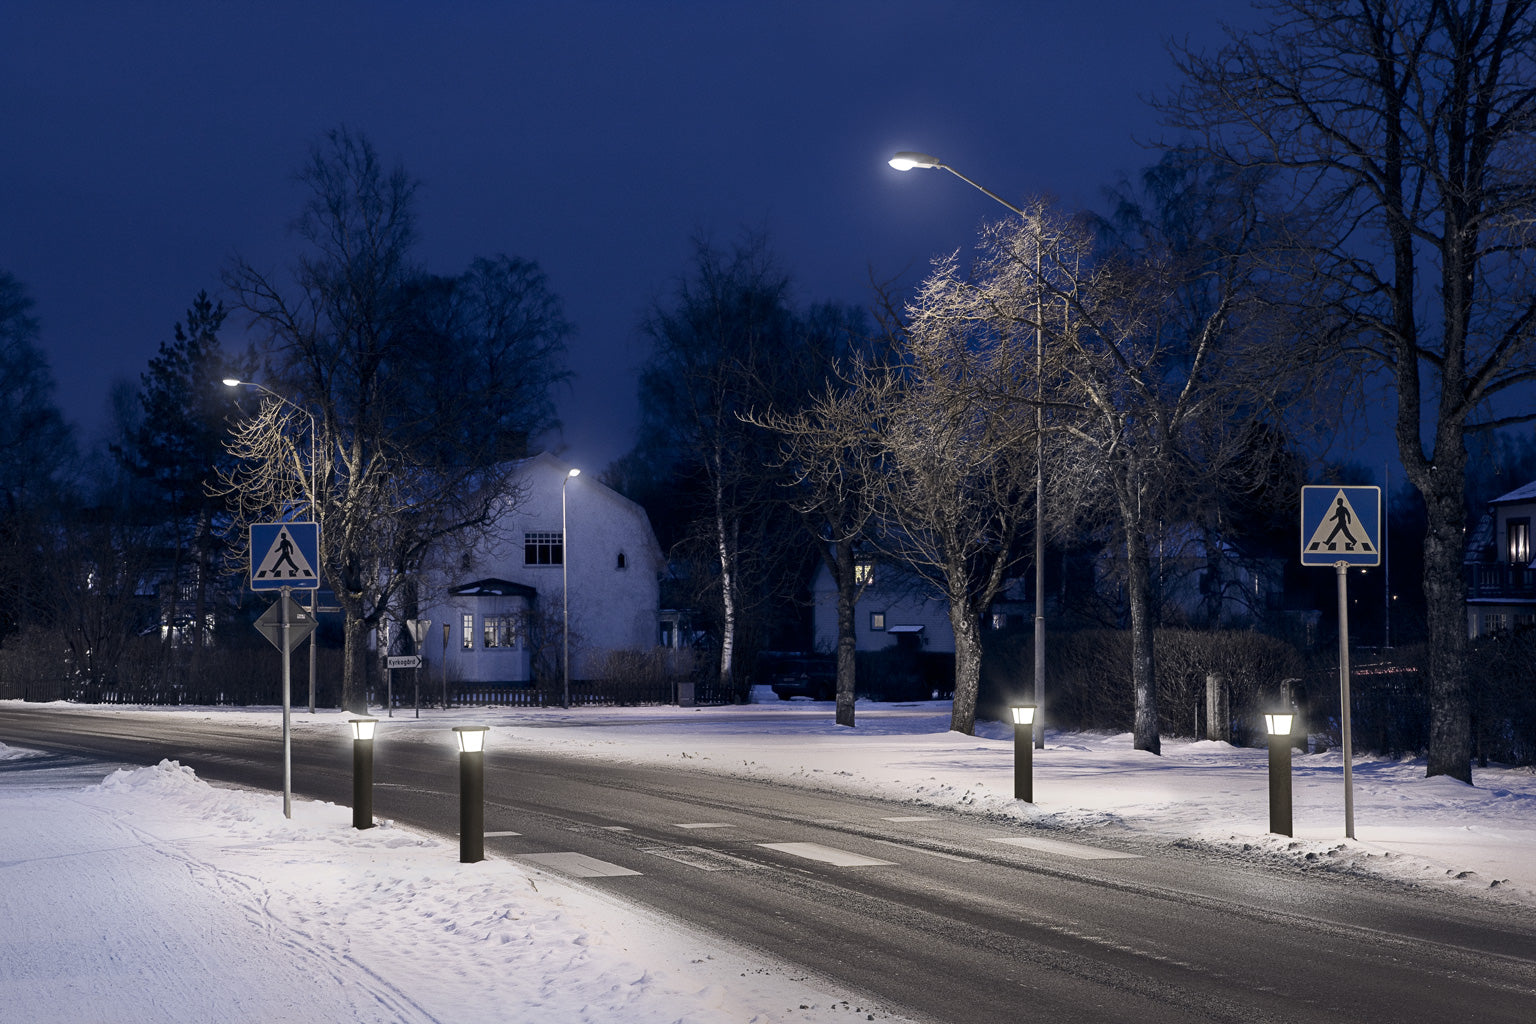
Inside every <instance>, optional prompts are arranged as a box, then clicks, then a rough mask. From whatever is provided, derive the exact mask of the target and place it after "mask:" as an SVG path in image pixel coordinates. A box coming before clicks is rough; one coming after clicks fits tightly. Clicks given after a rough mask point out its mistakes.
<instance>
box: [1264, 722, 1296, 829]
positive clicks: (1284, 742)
mask: <svg viewBox="0 0 1536 1024" xmlns="http://www.w3.org/2000/svg"><path fill="white" fill-rule="evenodd" d="M1293 718H1295V716H1294V715H1292V714H1291V713H1290V712H1289V711H1271V712H1266V713H1265V715H1264V728H1265V729H1266V730H1267V731H1268V733H1269V830H1270V831H1271V832H1273V833H1275V834H1276V835H1282V836H1288V835H1291V834H1292V831H1291V721H1292V719H1293Z"/></svg>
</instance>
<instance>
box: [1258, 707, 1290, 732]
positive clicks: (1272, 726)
mask: <svg viewBox="0 0 1536 1024" xmlns="http://www.w3.org/2000/svg"><path fill="white" fill-rule="evenodd" d="M1294 717H1295V716H1294V715H1293V714H1291V713H1290V712H1289V711H1283V712H1281V711H1271V712H1266V713H1265V715H1264V728H1265V729H1267V730H1269V734H1270V735H1271V736H1289V735H1290V734H1291V719H1292V718H1294Z"/></svg>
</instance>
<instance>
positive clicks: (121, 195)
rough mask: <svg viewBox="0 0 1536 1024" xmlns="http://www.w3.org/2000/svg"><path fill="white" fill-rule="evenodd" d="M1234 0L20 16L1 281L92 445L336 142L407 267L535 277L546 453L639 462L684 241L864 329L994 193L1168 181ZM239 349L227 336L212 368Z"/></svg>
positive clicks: (1093, 192)
mask: <svg viewBox="0 0 1536 1024" xmlns="http://www.w3.org/2000/svg"><path fill="white" fill-rule="evenodd" d="M1234 17H1236V18H1240V19H1244V20H1245V21H1251V20H1252V17H1253V16H1252V15H1251V14H1250V13H1249V12H1248V11H1247V9H1246V7H1245V6H1243V5H1240V4H1238V3H1236V2H1234V0H1134V2H1133V0H1084V2H1080V3H1075V4H1074V3H1061V2H1059V0H1053V2H1036V0H1013V2H996V3H981V2H969V3H968V2H963V0H962V2H944V3H937V2H934V0H923V2H914V0H878V2H877V0H867V2H837V0H817V2H807V3H797V2H785V3H753V4H747V3H730V2H726V0H712V2H702V0H701V2H678V3H662V2H653V3H642V2H630V3H620V2H598V0H564V2H560V3H531V2H528V3H515V2H505V3H495V2H489V0H485V2H451V0H444V2H437V3H425V2H420V3H386V2H366V3H365V2H360V0H359V2H347V3H328V2H321V0H312V2H301V3H292V2H283V0H263V2H261V3H249V4H235V3H212V2H208V0H200V2H179V3H169V2H153V0H145V2H136V3H120V2H101V3H80V2H72V0H11V2H10V3H8V4H7V5H6V7H5V11H4V13H3V14H0V96H3V97H4V100H3V101H0V267H3V268H5V269H7V270H9V271H11V272H12V273H13V274H15V275H16V276H17V277H19V278H20V279H21V280H22V281H24V282H26V284H27V285H28V286H29V287H30V289H31V291H32V293H33V295H34V297H35V298H36V299H37V303H38V307H37V310H36V312H37V314H38V316H39V318H40V319H41V321H42V340H43V344H44V347H45V350H46V351H47V353H48V355H49V358H50V360H51V362H52V366H53V370H54V374H55V376H56V377H57V379H58V385H59V398H60V403H61V405H62V406H63V407H64V410H65V413H66V415H67V416H68V417H69V418H70V419H71V420H73V421H75V422H76V423H77V424H78V425H79V426H80V427H81V428H82V432H83V434H84V436H85V437H86V438H87V439H89V438H90V437H92V436H93V435H94V434H95V432H97V431H98V430H100V429H101V428H102V427H103V426H104V424H105V421H106V412H105V410H106V405H107V395H108V392H109V389H110V386H111V384H112V382H113V381H114V380H127V381H129V382H131V383H132V384H134V385H135V386H137V383H138V375H139V373H140V372H141V371H142V370H143V369H144V368H145V365H146V363H147V362H148V360H149V359H150V357H151V356H153V354H154V352H155V350H156V347H157V345H158V344H159V343H160V342H161V341H162V340H166V339H168V338H169V337H170V334H171V329H172V325H173V324H174V323H175V321H177V320H178V319H180V318H181V317H182V314H183V312H184V311H185V310H186V308H187V306H188V305H189V304H190V302H191V299H192V297H193V296H194V295H195V294H196V292H197V290H198V289H199V288H207V289H209V290H210V291H211V292H216V291H217V289H218V283H219V274H220V271H221V269H222V268H223V267H225V266H226V265H227V264H228V262H229V261H230V259H231V257H232V256H233V255H234V254H235V253H239V254H241V255H243V256H245V257H246V258H248V259H250V260H251V261H252V262H254V263H256V264H257V265H259V266H263V267H276V266H278V265H280V264H282V263H284V262H286V261H287V260H288V259H289V258H291V255H292V254H293V253H294V252H295V251H296V241H295V239H294V238H293V237H292V236H291V235H290V234H289V233H288V230H287V229H288V225H289V223H290V222H291V220H292V219H293V217H294V216H295V214H296V213H297V211H298V208H299V205H300V203H301V201H302V198H303V197H302V193H301V192H300V191H299V189H298V188H297V186H296V185H295V184H294V182H293V172H294V170H295V169H296V168H297V167H298V165H299V163H300V161H301V160H302V159H303V157H304V154H305V152H306V150H307V148H308V147H309V145H310V144H311V143H312V142H313V141H314V140H316V139H317V138H318V137H319V136H320V134H321V133H322V132H324V131H325V130H326V129H328V128H331V127H335V126H338V125H342V124H345V125H346V126H348V127H350V128H352V129H354V130H357V131H359V132H362V133H363V134H366V135H367V136H368V137H369V138H370V139H371V140H372V141H373V143H374V145H375V146H376V147H377V148H378V150H379V151H380V153H381V154H382V155H383V156H384V158H385V159H386V160H387V161H389V162H390V163H394V162H397V161H398V162H400V163H402V164H403V165H404V166H405V168H406V169H407V170H408V171H409V172H410V173H412V174H413V175H414V176H416V177H418V178H420V179H421V180H422V182H423V189H422V192H421V193H420V196H421V201H420V206H419V214H420V229H421V239H422V245H421V249H420V255H421V257H422V258H423V259H424V261H425V263H426V264H427V267H428V269H430V270H433V271H435V272H439V273H456V272H458V271H459V270H461V269H463V268H464V266H465V265H467V264H468V262H469V260H470V259H471V258H473V257H474V256H476V255H493V254H495V253H497V252H507V253H509V254H513V255H520V256H525V257H530V258H533V259H536V260H538V261H539V262H540V263H541V264H542V266H543V267H544V269H545V270H546V272H547V273H548V274H549V277H550V281H551V284H552V286H553V287H554V289H555V290H556V291H557V292H558V293H559V294H560V295H561V296H562V298H563V299H564V301H565V303H566V309H567V313H568V315H569V317H570V319H571V320H572V321H573V322H574V323H575V324H576V326H577V329H578V334H577V336H576V337H575V338H574V339H573V341H572V344H571V353H570V354H571V365H572V367H573V369H574V370H575V371H576V373H577V378H576V381H575V384H574V387H573V388H572V389H571V391H570V392H569V393H568V394H567V395H565V396H564V398H563V399H562V401H561V413H562V417H563V419H564V420H565V424H566V429H565V436H564V443H565V446H566V455H567V456H568V457H569V458H570V459H572V460H573V461H575V462H576V463H577V464H578V465H585V466H588V467H590V468H592V469H601V468H602V467H603V466H604V465H606V464H607V463H608V462H609V461H611V460H612V459H613V458H615V457H617V456H618V455H620V454H622V453H623V451H625V450H626V449H627V448H628V447H629V445H630V443H631V436H630V435H631V430H632V428H633V424H634V421H635V417H636V410H635V398H634V390H635V383H634V381H635V375H634V370H635V367H636V366H637V365H638V363H639V361H640V360H641V359H642V357H643V355H644V348H643V345H642V343H641V342H640V341H639V339H638V338H637V334H636V330H635V325H636V322H637V320H638V318H639V316H640V315H641V313H642V312H643V310H644V309H645V308H646V306H647V305H648V303H650V302H651V301H652V300H653V299H654V298H655V297H656V296H658V295H665V294H666V293H667V291H668V290H669V288H670V287H671V285H672V283H673V282H674V281H675V280H676V278H677V277H678V275H680V274H682V273H684V272H685V271H686V269H687V262H688V258H689V253H690V249H691V243H690V239H691V238H692V237H694V236H695V235H698V234H700V233H703V234H705V235H707V236H709V237H712V238H713V239H714V240H715V241H716V242H718V243H719V244H721V245H729V244H730V243H731V242H732V241H733V240H734V239H736V238H738V237H739V236H740V234H741V232H742V230H743V229H744V228H745V229H751V230H759V231H763V232H766V233H767V235H768V236H769V238H770V240H771V242H772V245H773V248H774V250H775V252H776V253H777V255H778V257H779V259H780V261H781V263H782V264H783V266H784V268H785V269H786V270H787V271H788V272H789V273H790V275H791V276H792V278H793V279H794V281H795V282H796V286H797V299H798V300H799V301H801V302H809V301H814V300H835V301H840V302H853V303H860V304H863V303H867V301H868V300H869V297H870V293H869V287H868V281H869V279H870V276H871V274H872V273H873V274H874V275H875V276H877V277H879V278H889V277H892V276H895V275H899V274H903V273H906V274H908V275H915V274H917V273H919V272H920V271H921V270H922V268H923V267H924V266H925V264H926V262H927V261H928V260H929V259H930V258H931V257H932V256H934V255H935V254H937V253H939V252H943V251H947V250H950V249H954V248H956V247H963V246H967V245H969V243H970V242H971V240H972V239H973V238H974V236H975V229H976V227H977V226H978V225H979V224H980V223H981V221H983V220H984V219H994V218H996V217H997V216H999V215H1002V214H1003V213H1004V211H1003V210H1002V209H1001V208H1000V207H997V206H996V205H995V204H993V203H992V202H991V200H989V199H987V198H986V197H985V196H982V195H981V194H979V193H977V192H974V191H972V190H971V189H969V188H968V187H967V186H965V185H964V184H963V183H962V182H960V181H959V180H957V179H955V178H953V177H950V176H949V175H945V174H940V173H934V172H922V171H914V172H910V173H907V174H902V173H900V172H897V171H894V170H891V169H890V168H889V167H887V166H886V164H885V161H886V159H887V158H888V157H889V156H890V154H891V153H892V152H894V151H896V150H900V149H917V150H923V151H927V152H930V153H933V154H935V155H937V156H939V157H941V158H943V159H944V160H945V161H946V162H948V163H949V164H951V165H952V166H954V167H956V168H957V169H959V170H960V171H962V172H963V173H965V174H967V175H968V176H970V177H972V178H973V179H975V180H977V181H979V182H981V183H982V184H984V185H986V186H987V187H989V188H991V189H993V190H994V191H996V192H998V193H1000V194H1002V195H1003V196H1004V197H1007V198H1010V199H1015V200H1016V199H1021V198H1023V197H1025V196H1026V195H1029V194H1033V193H1047V194H1052V195H1055V196H1057V197H1059V198H1060V199H1062V200H1064V201H1066V202H1068V203H1072V204H1087V203H1093V202H1095V201H1096V200H1097V198H1098V195H1099V190H1100V189H1101V188H1102V187H1103V186H1105V185H1107V184H1109V183H1111V182H1112V181H1113V180H1114V179H1115V178H1116V177H1117V176H1118V175H1121V174H1127V173H1133V172H1135V171H1136V170H1138V169H1139V168H1141V167H1142V166H1144V165H1146V164H1148V163H1151V162H1152V161H1153V160H1155V158H1156V153H1155V151H1153V150H1151V149H1148V148H1145V146H1144V145H1143V143H1146V142H1149V141H1152V140H1155V139H1156V138H1157V137H1158V136H1159V131H1158V126H1157V122H1156V118H1155V116H1154V115H1153V113H1152V112H1151V111H1150V109H1149V108H1148V107H1147V106H1146V105H1145V104H1144V103H1143V102H1142V97H1143V96H1145V95H1147V94H1149V93H1152V92H1155V91H1158V90H1160V89H1163V88H1165V87H1167V86H1168V85H1169V84H1171V82H1172V75H1173V72H1172V65H1171V62H1170V60H1169V58H1168V56H1167V53H1166V50H1165V47H1164V44H1165V41H1166V40H1168V39H1169V38H1176V39H1184V38H1186V37H1187V38H1189V39H1190V40H1191V41H1192V42H1195V43H1196V44H1200V45H1212V44H1215V43H1217V42H1219V40H1220V33H1219V30H1218V25H1217V22H1218V19H1219V18H1228V19H1230V18H1234ZM243 328H244V323H243V321H240V320H238V319H237V320H232V321H231V322H230V323H229V324H228V325H227V327H226V332H225V336H226V338H227V339H228V340H230V341H234V342H238V341H239V340H240V339H241V337H242V335H243Z"/></svg>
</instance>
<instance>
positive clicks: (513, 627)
mask: <svg viewBox="0 0 1536 1024" xmlns="http://www.w3.org/2000/svg"><path fill="white" fill-rule="evenodd" d="M518 640H519V637H518V629H517V619H516V617H515V616H512V615H487V616H486V617H485V646H487V647H517V646H519V643H518Z"/></svg>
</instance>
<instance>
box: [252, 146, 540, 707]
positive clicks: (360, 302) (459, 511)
mask: <svg viewBox="0 0 1536 1024" xmlns="http://www.w3.org/2000/svg"><path fill="white" fill-rule="evenodd" d="M299 177H300V180H301V181H302V182H303V183H304V184H305V185H306V186H308V188H309V190H310V198H309V201H308V203H307V204H306V206H305V208H304V211H303V215H302V217H301V218H300V220H299V224H298V230H299V233H300V235H301V237H302V238H303V239H304V240H305V242H307V243H308V246H309V248H308V251H306V252H305V253H304V254H303V255H302V256H301V257H300V258H299V260H298V262H297V264H296V266H295V267H294V271H293V275H292V277H293V280H292V282H291V284H288V283H285V282H283V281H281V280H279V279H278V278H276V277H274V276H272V275H268V274H266V273H263V272H261V271H259V270H257V269H256V268H255V267H253V266H251V265H250V264H248V263H244V262H242V263H239V264H238V265H237V266H236V267H235V268H234V269H233V270H232V271H231V272H230V274H229V276H228V282H229V284H230V286H231V288H232V290H233V291H234V293H235V295H236V298H237V302H238V304H239V308H242V309H244V310H246V311H247V312H249V313H250V314H251V315H252V316H253V318H254V321H255V323H257V324H258V325H261V326H262V327H264V328H265V329H266V331H267V332H268V336H269V340H270V354H271V356H272V358H273V359H274V360H275V361H276V363H277V366H278V368H279V374H280V379H281V382H282V384H283V385H285V386H286V388H287V389H289V391H290V394H289V396H288V397H289V399H290V400H291V402H293V403H295V404H297V405H299V406H301V407H303V408H305V409H306V410H308V411H311V412H312V415H313V416H314V417H315V425H316V431H317V433H318V435H319V437H318V442H317V448H318V451H319V453H320V455H319V460H318V465H313V466H311V465H308V464H307V455H306V454H304V453H305V452H306V450H307V449H306V448H305V447H303V446H302V440H301V439H302V436H303V435H302V433H301V431H303V430H304V428H305V427H307V426H308V423H307V421H306V419H305V418H303V417H299V418H295V414H294V412H293V410H292V409H291V408H289V407H288V406H284V405H282V404H280V403H271V402H269V403H267V404H266V405H265V406H264V407H263V409H262V410H261V412H260V413H258V414H257V415H256V416H255V417H254V418H253V419H252V420H250V421H248V422H247V423H246V424H245V425H243V426H242V427H241V428H240V429H239V430H238V432H237V433H236V435H235V437H234V439H233V441H232V443H231V450H232V451H234V452H235V453H236V454H237V455H239V456H240V457H241V458H242V460H244V461H243V466H242V469H241V470H240V471H239V472H237V473H235V474H232V475H228V476H226V477H225V479H224V486H225V487H226V488H227V489H228V490H229V491H230V492H231V493H232V494H233V495H234V496H235V497H237V498H238V501H239V507H240V518H239V519H238V520H237V522H236V523H235V524H234V525H235V528H236V531H237V532H236V533H235V534H234V536H235V537H236V538H238V537H239V533H238V528H239V526H240V525H242V524H243V523H244V522H247V521H249V520H250V519H251V518H253V517H258V516H263V515H266V516H270V515H271V514H272V513H273V512H274V511H278V512H285V511H292V510H294V509H295V508H296V507H297V506H298V505H307V506H309V507H310V508H312V509H313V511H314V515H315V518H316V519H317V520H318V521H319V523H320V527H321V562H322V563H323V566H324V570H325V573H326V576H327V578H328V579H329V581H330V583H331V586H332V587H333V588H334V590H335V592H336V597H337V601H338V603H339V604H340V605H341V607H342V610H343V612H344V613H345V616H346V649H345V659H344V660H345V667H344V670H343V671H344V677H343V681H342V701H343V703H344V704H345V705H346V706H347V707H348V708H350V709H352V710H354V711H361V710H363V707H364V704H365V685H366V683H365V680H366V675H365V672H366V662H365V654H366V648H367V631H368V629H369V628H370V627H372V626H374V625H375V624H376V623H377V622H378V621H380V619H381V617H382V616H384V615H385V614H386V611H387V609H388V606H389V602H390V599H391V597H392V596H394V595H395V594H396V593H397V592H398V591H399V590H400V589H401V588H402V587H406V586H408V585H410V583H411V581H412V580H413V579H414V577H415V575H416V574H417V572H418V570H419V569H420V567H421V564H422V561H423V559H424V558H425V557H426V556H427V555H428V553H429V552H430V551H431V550H432V549H434V548H441V547H443V546H445V545H446V546H451V545H452V544H454V543H456V542H459V541H461V540H462V539H463V538H464V537H466V535H467V533H468V531H470V530H471V529H472V528H477V527H480V526H484V525H486V524H487V523H489V522H490V521H492V519H493V518H494V517H495V516H496V515H498V514H501V513H502V512H503V511H505V509H506V508H507V507H509V505H515V504H516V502H517V500H518V492H517V491H516V490H515V489H514V488H513V487H512V485H511V477H512V472H513V470H514V466H513V464H512V462H511V461H510V460H511V459H513V458H515V457H517V456H521V455H523V454H526V451H527V444H528V441H529V440H530V439H531V438H534V437H537V436H538V435H539V434H541V433H543V432H544V431H546V430H548V429H549V428H551V427H553V426H554V425H555V422H554V418H553V408H552V405H551V403H550V402H548V401H547V394H546V393H547V391H548V390H549V388H551V387H552V386H553V385H555V384H558V383H559V382H561V381H563V380H564V379H565V378H566V376H567V374H566V371H565V370H564V368H563V366H562V364H561V362H560V360H561V357H562V355H563V352H564V340H565V338H566V336H567V335H568V334H569V332H570V328H569V326H568V325H567V324H566V322H565V320H564V317H563V316H562V314H561V312H560V307H559V303H558V301H557V300H555V299H554V297H553V296H552V295H550V293H549V291H548V288H547V285H546V283H545V281H544V278H543V275H542V274H541V273H539V271H538V269H537V267H536V266H534V265H532V264H529V263H526V262H524V261H520V260H510V259H508V258H506V257H501V258H500V259H497V260H481V261H477V262H476V263H475V264H474V266H473V267H472V268H471V270H470V272H469V273H468V274H466V275H464V276H463V277H462V278H457V279H449V280H443V279H434V278H429V277H427V276H426V275H423V274H421V273H420V272H418V271H417V270H416V268H415V267H414V266H413V264H412V261H411V252H412V243H413V241H414V238H415V218H414V212H413V198H414V195H415V191H416V183H415V182H414V181H413V180H412V179H411V178H409V177H408V176H407V175H406V174H405V172H404V171H403V170H400V169H396V170H394V171H386V170H385V169H384V168H383V167H382V166H381V165H380V162H379V159H378V157H377V155H376V153H375V152H374V150H373V147H372V146H371V145H369V143H368V142H367V141H366V140H365V139H363V138H361V137H358V136H355V135H352V134H350V133H348V132H345V131H333V132H331V133H329V134H328V135H327V137H326V139H325V141H324V142H323V143H321V144H320V145H317V146H316V147H315V148H314V150H313V151H312V152H311V154H310V157H309V160H308V162H307V164H306V165H305V167H304V169H303V171H302V172H301V173H300V176H299Z"/></svg>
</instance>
